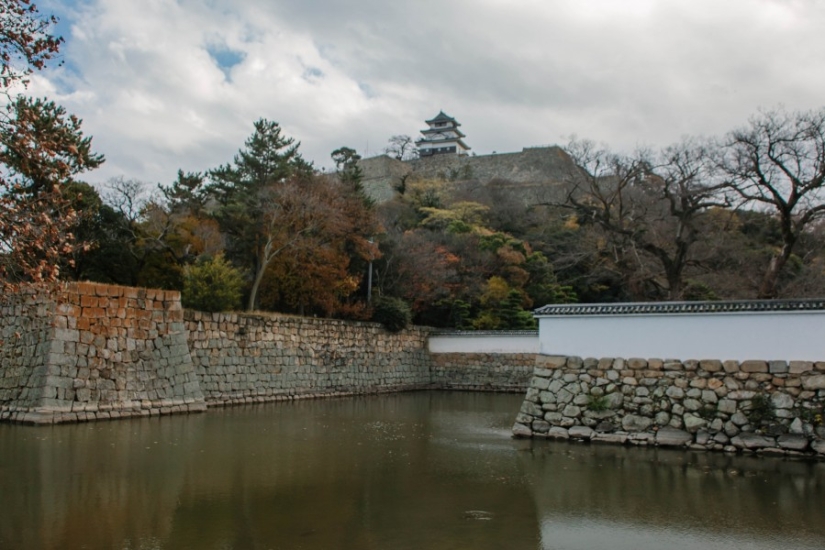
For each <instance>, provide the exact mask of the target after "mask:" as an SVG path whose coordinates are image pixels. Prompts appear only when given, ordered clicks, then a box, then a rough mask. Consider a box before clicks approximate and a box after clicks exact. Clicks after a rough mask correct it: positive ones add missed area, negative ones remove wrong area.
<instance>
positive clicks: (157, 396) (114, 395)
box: [0, 283, 205, 423]
mask: <svg viewBox="0 0 825 550" xmlns="http://www.w3.org/2000/svg"><path fill="white" fill-rule="evenodd" d="M3 313H4V314H3V321H2V331H3V343H2V351H0V359H1V361H0V379H2V380H3V381H4V382H3V390H2V392H0V418H2V419H7V420H12V421H22V422H32V423H54V422H70V421H77V420H93V419H106V418H120V417H124V416H126V417H128V416H141V415H143V416H148V415H153V414H171V413H177V412H191V411H201V410H204V409H205V404H204V401H203V395H202V394H201V392H200V388H199V385H198V380H197V378H196V376H195V370H194V366H193V364H192V361H191V358H190V355H189V350H188V347H187V343H186V335H185V332H184V330H185V329H184V325H183V310H182V308H181V303H180V294H179V293H178V292H171V291H162V290H146V289H136V288H127V287H120V286H111V285H103V284H93V283H69V284H64V285H60V286H58V287H55V288H53V289H51V290H48V291H47V290H44V291H42V292H39V293H37V294H36V295H35V294H23V295H19V296H15V297H9V298H8V304H7V305H5V306H3ZM18 335H19V336H18Z"/></svg>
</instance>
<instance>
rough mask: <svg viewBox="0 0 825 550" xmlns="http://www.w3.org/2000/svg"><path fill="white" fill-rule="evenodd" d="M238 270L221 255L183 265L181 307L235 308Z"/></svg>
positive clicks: (239, 287) (238, 299)
mask: <svg viewBox="0 0 825 550" xmlns="http://www.w3.org/2000/svg"><path fill="white" fill-rule="evenodd" d="M243 284H244V282H243V277H242V276H241V272H240V271H239V270H237V269H236V268H234V267H233V266H232V264H230V263H229V262H227V261H226V260H225V259H224V257H223V254H218V255H216V256H214V257H211V258H206V259H202V260H199V261H198V262H197V263H196V264H194V265H190V266H187V267H186V268H185V269H184V274H183V292H182V293H181V300H182V301H183V307H186V308H190V309H197V310H200V311H227V310H233V309H238V307H239V306H240V303H241V290H242V289H243Z"/></svg>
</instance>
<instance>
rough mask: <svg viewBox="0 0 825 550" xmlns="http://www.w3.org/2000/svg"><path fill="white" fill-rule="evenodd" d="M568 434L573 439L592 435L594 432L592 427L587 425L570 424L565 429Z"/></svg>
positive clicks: (588, 437) (587, 437)
mask: <svg viewBox="0 0 825 550" xmlns="http://www.w3.org/2000/svg"><path fill="white" fill-rule="evenodd" d="M567 433H568V435H569V436H570V437H571V438H573V439H587V440H589V439H590V438H591V437H593V434H594V433H595V432H594V431H593V429H592V428H588V427H587V426H572V427H571V428H570V429H568V430H567Z"/></svg>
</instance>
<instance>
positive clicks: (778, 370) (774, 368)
mask: <svg viewBox="0 0 825 550" xmlns="http://www.w3.org/2000/svg"><path fill="white" fill-rule="evenodd" d="M768 372H769V373H771V374H785V373H787V372H788V363H787V362H786V361H770V362H769V363H768Z"/></svg>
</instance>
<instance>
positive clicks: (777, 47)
mask: <svg viewBox="0 0 825 550" xmlns="http://www.w3.org/2000/svg"><path fill="white" fill-rule="evenodd" d="M38 4H39V5H40V7H41V9H42V10H43V11H47V12H48V11H50V12H53V13H55V14H57V15H58V16H59V17H60V18H61V23H60V25H59V26H58V29H57V32H58V33H59V34H62V35H63V36H64V38H65V39H66V44H65V46H64V48H63V55H64V63H63V66H62V67H60V68H56V69H50V70H48V71H47V72H45V73H41V74H40V75H39V77H38V78H37V79H36V81H35V82H34V84H33V86H32V87H31V90H30V91H31V93H33V94H35V95H48V96H49V97H51V98H52V99H55V100H57V101H58V102H60V103H62V104H63V105H64V106H65V107H66V108H67V109H68V110H69V111H70V112H73V113H75V114H77V115H79V116H80V117H81V118H83V120H84V129H85V131H86V133H87V134H89V135H92V136H94V146H95V149H96V150H97V151H99V152H102V153H103V154H104V155H105V156H106V158H107V161H106V164H105V165H104V167H103V168H101V169H100V170H98V171H97V172H95V173H93V174H90V175H89V176H88V177H87V179H88V180H89V181H92V182H102V181H105V180H106V179H108V178H110V177H113V176H121V175H122V176H124V177H127V178H136V179H140V180H145V181H147V182H162V183H169V182H171V181H172V180H173V179H174V178H175V174H176V172H177V170H178V169H179V168H182V169H184V170H187V171H202V170H206V169H209V168H212V167H215V166H217V165H219V164H222V163H225V162H229V161H230V160H231V159H232V155H233V154H234V153H235V152H236V151H237V150H238V149H239V148H240V147H241V146H242V144H243V141H244V140H245V139H246V137H248V136H249V135H250V133H251V132H252V123H253V121H255V120H256V119H258V118H267V119H270V120H274V121H277V122H279V123H280V124H281V126H282V127H283V128H284V131H285V133H286V134H287V135H289V136H292V137H295V138H296V139H297V140H299V141H300V142H301V151H302V152H303V155H304V157H305V158H306V159H308V160H311V161H314V162H315V164H316V166H318V167H328V166H330V164H331V161H330V160H329V154H330V152H331V151H332V150H333V149H335V148H337V147H340V146H342V145H346V146H349V147H352V148H354V149H356V150H357V151H358V152H359V153H361V154H362V155H364V156H372V155H376V154H379V153H381V151H382V149H383V148H384V147H385V146H386V142H387V139H388V138H389V137H390V136H392V135H393V134H409V135H413V136H416V135H417V133H418V131H419V130H420V129H422V128H423V127H424V126H425V125H424V123H423V120H424V119H426V118H431V117H432V116H434V115H435V114H436V113H438V111H439V110H440V109H443V110H444V111H445V112H446V113H448V114H449V115H451V116H454V117H455V118H456V119H458V121H459V122H461V123H462V130H463V131H464V132H465V133H466V134H467V139H466V142H467V144H468V145H469V146H470V147H472V149H473V151H474V152H476V153H477V154H487V153H491V152H493V151H498V152H507V151H518V150H521V149H522V148H523V147H525V146H533V145H545V144H562V143H565V142H566V141H567V140H568V138H569V136H571V135H572V134H575V135H577V136H579V137H582V138H589V139H593V140H595V141H598V142H603V143H605V144H607V145H609V146H610V147H612V148H614V149H619V150H628V149H632V148H634V147H635V146H637V145H647V146H658V145H666V144H668V143H671V142H673V141H677V140H678V139H680V137H682V136H685V135H718V134H722V133H724V132H726V131H728V130H731V129H733V128H735V127H737V126H739V125H742V124H744V123H745V122H746V121H747V119H748V117H749V116H750V115H752V114H754V113H755V112H756V111H757V110H758V109H759V108H771V107H775V106H777V105H780V104H781V105H784V106H785V107H787V108H789V109H794V110H795V109H811V108H820V107H822V106H824V105H825V40H823V37H822V32H823V29H825V2H819V1H817V0H724V1H720V0H621V1H619V0H413V1H410V2H395V1H389V0H351V1H346V2H345V1H342V0H243V1H233V0H141V1H135V0H40V1H39V2H38Z"/></svg>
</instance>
